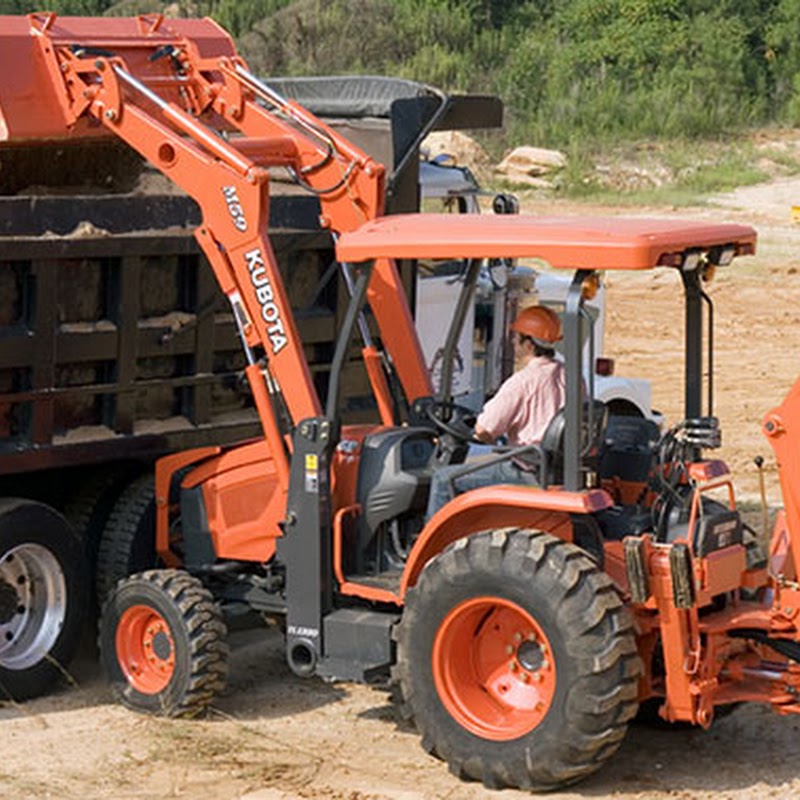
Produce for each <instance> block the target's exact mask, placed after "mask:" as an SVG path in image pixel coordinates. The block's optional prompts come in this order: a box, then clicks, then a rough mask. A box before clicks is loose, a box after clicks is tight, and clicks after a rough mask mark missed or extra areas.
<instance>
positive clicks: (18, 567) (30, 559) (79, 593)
mask: <svg viewBox="0 0 800 800" xmlns="http://www.w3.org/2000/svg"><path fill="white" fill-rule="evenodd" d="M87 575H88V570H87V568H86V563H85V559H84V553H83V548H82V545H81V542H80V540H79V539H78V537H77V536H76V535H75V534H74V533H73V531H72V530H71V528H70V527H69V525H68V523H67V521H66V520H65V519H64V517H63V516H61V514H59V513H58V512H56V511H55V510H53V509H52V508H50V507H49V506H46V505H43V504H42V503H34V502H32V501H29V500H12V499H5V500H0V700H2V699H9V700H12V701H22V700H27V699H29V698H32V697H36V696H37V695H40V694H43V693H44V692H45V691H46V690H47V689H49V688H50V687H51V686H52V685H53V684H55V683H57V682H59V681H62V680H64V679H69V673H68V672H67V665H68V664H69V662H70V660H71V658H72V656H73V654H74V653H75V649H76V647H77V645H78V642H79V640H80V632H81V627H82V625H83V620H84V618H85V612H86V606H87V596H88V592H87V583H88V581H87Z"/></svg>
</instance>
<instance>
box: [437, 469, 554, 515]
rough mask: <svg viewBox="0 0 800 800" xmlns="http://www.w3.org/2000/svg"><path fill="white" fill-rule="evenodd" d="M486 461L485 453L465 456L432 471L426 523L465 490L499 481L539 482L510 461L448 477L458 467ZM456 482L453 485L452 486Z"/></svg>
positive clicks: (526, 484)
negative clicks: (466, 473) (465, 458)
mask: <svg viewBox="0 0 800 800" xmlns="http://www.w3.org/2000/svg"><path fill="white" fill-rule="evenodd" d="M482 460H486V456H482V457H477V458H468V459H467V460H466V462H465V463H463V464H448V465H447V466H444V467H438V468H437V469H436V470H434V473H433V476H432V477H431V492H430V494H429V495H428V510H427V511H426V512H425V522H427V521H428V520H429V519H430V518H431V517H432V516H433V515H434V514H435V513H436V512H437V511H438V510H439V509H440V508H441V507H442V506H443V505H445V503H449V502H450V500H452V499H453V497H455V495H456V494H461V493H462V492H468V491H469V490H470V489H479V488H480V487H481V486H492V485H494V484H498V483H513V484H520V485H523V486H536V485H538V483H539V481H538V477H537V474H536V473H535V472H527V471H526V470H524V469H520V468H519V467H518V466H517V465H516V464H514V463H513V462H512V461H510V460H506V461H500V462H499V463H497V464H490V465H489V466H487V467H485V468H483V469H478V470H475V471H474V472H470V473H469V474H468V475H464V476H463V477H461V478H456V480H455V481H452V480H451V478H452V476H453V475H454V474H455V473H458V471H459V470H462V469H464V467H466V466H473V465H476V464H479V463H480V462H481V461H482ZM454 484H455V485H454Z"/></svg>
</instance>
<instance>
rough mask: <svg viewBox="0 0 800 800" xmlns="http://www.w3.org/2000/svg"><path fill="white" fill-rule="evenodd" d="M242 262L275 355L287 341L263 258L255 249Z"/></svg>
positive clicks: (249, 251) (257, 249) (246, 254)
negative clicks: (259, 307) (248, 275)
mask: <svg viewBox="0 0 800 800" xmlns="http://www.w3.org/2000/svg"><path fill="white" fill-rule="evenodd" d="M244 260H245V263H246V264H247V269H248V270H249V271H250V281H251V282H252V284H253V288H254V289H255V295H256V300H258V303H259V305H260V306H261V317H262V319H263V320H264V322H266V323H267V335H268V336H269V340H270V343H271V344H272V352H273V353H274V354H276V355H277V354H278V353H280V351H281V350H283V348H284V347H286V345H287V344H288V343H289V340H288V339H287V337H286V331H285V329H284V327H283V320H282V319H281V312H280V309H279V308H278V305H277V304H276V303H275V293H274V292H273V289H272V284H271V283H270V280H269V275H268V274H267V267H266V265H265V264H264V256H263V254H262V253H261V250H260V249H259V248H258V247H256V248H255V249H253V250H248V252H246V253H245V254H244Z"/></svg>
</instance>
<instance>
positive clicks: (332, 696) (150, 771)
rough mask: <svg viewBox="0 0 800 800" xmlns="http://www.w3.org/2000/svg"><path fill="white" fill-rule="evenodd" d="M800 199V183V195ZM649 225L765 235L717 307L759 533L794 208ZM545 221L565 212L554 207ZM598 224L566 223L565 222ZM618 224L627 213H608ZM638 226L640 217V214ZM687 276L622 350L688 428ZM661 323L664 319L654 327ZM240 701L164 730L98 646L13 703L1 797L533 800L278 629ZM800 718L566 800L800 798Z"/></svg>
mask: <svg viewBox="0 0 800 800" xmlns="http://www.w3.org/2000/svg"><path fill="white" fill-rule="evenodd" d="M797 199H798V200H800V182H798V184H797ZM741 202H742V205H743V206H744V207H745V209H746V210H742V211H739V210H736V209H735V208H732V207H725V208H721V209H720V208H707V209H682V210H680V211H672V210H665V209H661V208H658V209H646V210H643V211H642V213H646V214H649V215H659V216H664V215H671V216H677V217H686V218H694V219H696V218H697V217H698V216H702V217H708V218H714V219H720V220H729V221H736V222H753V223H754V224H756V226H757V228H758V230H759V234H760V244H759V250H760V254H759V255H758V256H757V257H755V258H742V259H739V260H738V261H737V262H734V264H733V266H732V267H730V268H729V269H728V270H725V269H721V270H719V273H718V277H717V279H716V280H715V281H714V282H713V283H711V284H710V286H709V293H710V294H711V296H712V297H713V299H714V301H715V307H716V313H717V324H716V375H717V379H716V408H715V412H716V414H717V415H718V416H719V417H720V419H721V423H722V432H723V443H724V446H723V450H722V451H721V456H722V457H724V458H725V459H727V460H728V461H729V462H730V463H731V465H732V466H733V469H734V473H735V474H736V475H737V476H738V477H737V488H738V489H739V491H740V493H741V494H742V495H743V496H744V497H745V498H746V499H747V500H748V501H750V503H751V505H749V506H748V508H750V513H751V514H753V515H754V516H755V519H751V522H756V524H757V520H758V512H757V509H753V507H752V503H753V501H756V500H757V496H758V484H757V480H756V471H755V468H754V467H753V465H752V460H753V457H754V456H756V455H759V454H760V455H763V456H764V457H765V461H766V472H767V485H768V493H769V499H770V502H771V504H772V505H777V504H778V503H779V502H780V494H779V489H778V485H777V473H776V470H775V463H774V458H773V457H772V453H771V451H770V449H769V447H768V445H767V443H766V441H765V440H764V439H763V437H762V436H761V433H760V420H761V417H762V416H763V414H764V413H765V412H766V411H768V410H770V409H771V408H773V407H774V406H775V405H777V404H778V403H779V402H780V401H781V400H782V398H783V396H784V395H785V393H786V391H787V390H788V388H789V386H790V385H791V383H792V381H793V380H794V378H795V376H796V375H798V374H800V306H799V305H798V297H800V277H799V275H800V273H798V270H799V269H800V226H792V224H791V221H790V213H789V212H790V209H789V208H788V207H786V208H777V209H776V210H775V212H774V213H773V212H771V211H769V210H765V209H763V208H762V209H761V210H760V213H759V209H755V210H754V209H753V208H749V209H747V208H746V206H747V201H746V198H745V200H744V201H741ZM526 210H528V211H532V212H540V211H541V212H542V213H545V212H549V213H553V211H554V209H553V204H552V203H548V204H547V205H546V206H545V204H542V205H541V206H537V205H535V204H532V203H529V204H528V206H527V209H526ZM562 210H563V211H564V213H569V212H570V211H580V212H582V213H585V212H586V210H587V209H586V208H585V207H583V206H582V207H581V208H580V209H576V208H569V207H564V208H563V209H560V208H559V209H556V211H557V212H560V211H562ZM598 211H599V212H602V213H608V212H609V211H612V212H613V210H610V209H607V208H605V209H599V210H598ZM627 213H630V212H627ZM675 277H676V276H674V275H672V276H669V275H667V274H660V273H656V274H648V275H641V276H636V275H628V276H619V277H615V278H612V280H611V285H610V298H609V307H610V309H611V311H610V319H609V326H608V340H607V350H608V352H609V354H611V355H613V356H614V357H615V358H616V368H617V372H618V374H620V375H624V374H631V375H642V376H644V377H649V378H651V379H652V381H653V387H654V404H655V406H656V408H658V409H659V410H661V411H662V412H663V413H665V414H666V415H667V418H668V419H670V420H673V421H674V420H675V419H676V416H677V415H678V413H679V408H680V405H681V402H682V393H683V386H682V375H681V372H680V369H681V367H680V365H681V363H682V358H681V336H680V331H681V328H682V311H681V306H680V302H679V300H678V291H679V290H678V287H677V281H676V280H675ZM645 309H647V311H645ZM232 638H233V642H234V647H235V652H234V656H233V658H232V676H231V680H230V686H229V688H228V690H227V691H226V693H225V694H224V696H223V697H221V698H220V699H219V700H218V701H217V703H216V704H215V706H214V709H213V711H212V712H211V713H210V715H209V716H208V717H207V718H204V719H202V720H163V719H155V718H149V717H145V716H141V715H138V714H135V713H133V712H129V711H127V710H125V709H123V708H122V707H120V706H118V705H115V704H114V703H113V701H112V698H111V695H110V692H109V690H108V688H107V687H106V685H105V682H104V680H103V678H102V676H101V675H100V673H99V669H98V667H97V664H96V659H95V656H94V654H93V653H92V648H91V647H87V648H86V652H85V653H84V654H83V655H82V657H81V658H80V659H79V660H78V662H77V663H76V664H75V665H74V666H73V669H72V673H73V676H74V680H75V686H74V687H73V688H72V689H69V690H65V691H62V692H61V693H58V694H54V695H51V696H49V697H45V698H41V699H38V700H36V701H33V702H30V703H26V704H24V705H20V706H16V705H13V704H5V705H0V737H2V743H3V744H2V753H3V758H2V761H0V797H7V798H59V800H72V798H75V800H77V799H78V798H81V799H83V798H114V799H115V800H122V799H123V798H131V800H133V798H137V799H139V798H142V799H144V798H147V799H148V800H149V799H152V800H155V799H156V798H159V799H160V798H167V797H183V798H198V799H200V798H202V799H205V798H208V800H212V798H213V800H228V799H229V798H230V800H233V798H247V799H248V800H289V798H307V799H308V800H322V799H323V798H326V799H327V798H334V799H335V800H378V798H391V799H392V800H440V799H441V798H452V799H453V800H478V798H490V799H492V798H496V799H497V800H516V798H522V797H529V795H527V794H525V793H523V792H517V791H510V790H509V791H502V792H494V791H488V790H486V789H484V788H483V787H482V786H480V785H477V784H470V783H464V782H462V781H460V780H458V779H457V778H455V777H453V776H451V775H450V774H449V773H448V771H447V767H446V766H445V765H444V764H443V763H441V762H439V761H437V760H436V759H434V758H431V757H429V756H428V755H426V753H425V752H424V751H423V749H422V747H421V745H420V742H419V738H418V736H417V734H416V733H415V732H414V730H413V728H412V727H410V726H409V725H407V724H405V723H398V722H397V720H396V718H395V715H394V713H393V709H392V706H391V704H390V702H389V697H388V695H387V694H386V693H384V692H381V691H378V690H374V689H369V688H366V687H362V686H356V685H351V684H335V685H329V684H325V683H323V682H322V681H320V680H316V679H315V680H301V679H299V678H296V677H294V676H292V675H291V673H290V672H289V670H288V668H287V667H286V665H285V662H284V655H283V650H282V639H281V636H280V634H279V632H278V631H277V630H276V629H274V628H272V629H268V630H266V631H248V632H240V633H237V634H235V635H234V636H233V637H232ZM798 756H800V718H795V717H780V716H778V715H777V714H774V713H772V712H771V711H770V709H768V708H765V707H761V706H753V705H750V706H741V707H739V708H737V709H736V710H735V711H734V712H733V713H731V714H730V715H729V716H727V717H725V718H723V719H720V720H717V721H716V722H715V723H714V725H713V726H712V728H711V730H709V731H702V730H695V729H689V728H680V727H674V728H669V727H665V728H648V727H640V726H633V727H632V728H631V730H630V731H629V733H628V738H627V740H626V741H625V743H624V744H623V746H622V748H621V750H620V751H619V753H618V754H617V755H616V756H615V757H614V758H613V759H612V761H611V762H610V763H609V764H608V765H606V766H605V767H604V768H603V769H602V770H600V772H599V773H597V774H596V775H594V776H593V777H591V778H590V779H588V780H587V781H585V782H583V783H581V784H580V785H579V786H577V787H575V788H574V789H572V790H570V791H566V792H560V793H553V794H550V795H547V796H548V797H551V798H559V800H566V798H601V797H614V798H619V799H620V800H634V798H636V800H644V799H645V798H647V799H648V800H650V798H655V799H656V800H666V798H671V799H672V798H700V800H712V798H713V800H724V799H725V798H731V799H733V798H735V799H736V800H745V799H747V800H751V799H753V798H755V800H765V799H766V798H792V797H798V796H800V758H798Z"/></svg>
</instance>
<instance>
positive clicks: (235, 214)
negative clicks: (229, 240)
mask: <svg viewBox="0 0 800 800" xmlns="http://www.w3.org/2000/svg"><path fill="white" fill-rule="evenodd" d="M222 194H223V196H224V197H225V202H226V203H227V204H228V213H229V214H230V215H231V219H232V220H233V225H234V227H235V228H236V230H238V231H242V233H244V231H246V230H247V220H246V219H245V218H244V209H243V208H242V204H241V202H240V201H239V195H238V194H236V187H235V186H223V187H222Z"/></svg>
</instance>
